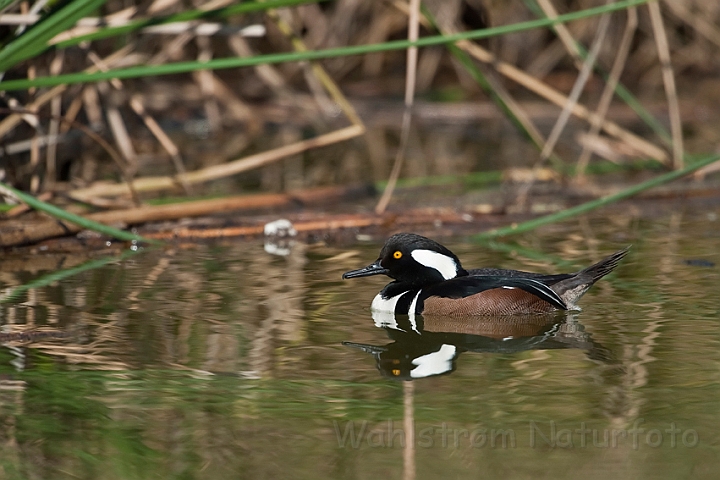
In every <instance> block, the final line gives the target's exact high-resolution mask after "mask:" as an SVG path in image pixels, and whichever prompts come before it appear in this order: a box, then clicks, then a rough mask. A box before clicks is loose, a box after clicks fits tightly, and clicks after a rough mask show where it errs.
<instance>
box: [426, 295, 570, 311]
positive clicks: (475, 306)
mask: <svg viewBox="0 0 720 480" xmlns="http://www.w3.org/2000/svg"><path fill="white" fill-rule="evenodd" d="M555 310H556V309H555V307H554V306H552V305H551V304H550V303H548V302H546V301H544V300H541V299H540V298H538V297H536V296H535V295H533V294H532V293H528V292H526V291H525V290H521V289H519V288H513V289H509V288H493V289H491V290H485V291H483V292H480V293H476V294H475V295H470V296H467V297H464V298H445V297H428V298H427V299H425V305H424V307H423V311H422V313H423V315H519V314H528V313H548V312H553V311H555Z"/></svg>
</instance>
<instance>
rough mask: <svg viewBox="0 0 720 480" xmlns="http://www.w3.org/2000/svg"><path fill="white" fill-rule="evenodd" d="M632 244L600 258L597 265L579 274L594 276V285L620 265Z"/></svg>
mask: <svg viewBox="0 0 720 480" xmlns="http://www.w3.org/2000/svg"><path fill="white" fill-rule="evenodd" d="M631 246H632V245H629V246H627V247H625V248H623V249H622V250H620V251H617V252H615V253H613V254H612V255H610V256H609V257H606V258H604V259H602V260H600V261H599V262H598V263H596V264H595V265H591V266H589V267H587V268H586V269H584V270H581V271H580V272H578V275H581V276H583V277H584V276H586V275H587V276H590V277H592V282H591V285H592V284H593V283H595V282H597V281H598V280H600V279H601V278H602V277H604V276H605V275H607V274H608V273H610V272H612V271H613V270H615V267H617V266H618V264H619V263H620V260H622V259H623V257H625V255H627V253H628V252H629V251H630V247H631Z"/></svg>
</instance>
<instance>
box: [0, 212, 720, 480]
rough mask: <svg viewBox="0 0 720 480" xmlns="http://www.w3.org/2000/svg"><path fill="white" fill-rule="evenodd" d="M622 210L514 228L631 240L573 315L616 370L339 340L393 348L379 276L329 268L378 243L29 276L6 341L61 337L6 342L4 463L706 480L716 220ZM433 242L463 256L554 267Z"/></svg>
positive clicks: (5, 314)
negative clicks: (419, 365)
mask: <svg viewBox="0 0 720 480" xmlns="http://www.w3.org/2000/svg"><path fill="white" fill-rule="evenodd" d="M616 222H617V220H615V221H614V222H611V221H607V220H605V219H603V218H600V217H591V218H590V219H589V221H588V222H587V223H585V224H583V229H584V230H583V232H584V233H583V235H579V234H578V232H577V231H575V230H572V229H570V227H569V226H568V227H564V228H553V229H551V230H546V231H543V232H540V233H539V234H537V235H533V236H532V237H530V236H528V237H521V238H519V239H515V240H516V241H518V244H519V245H520V246H521V247H523V248H526V249H530V250H534V251H539V252H545V253H547V254H549V255H552V258H562V259H564V260H566V261H569V262H573V264H574V265H578V266H581V265H584V264H586V263H589V261H591V260H593V259H597V258H599V257H601V256H602V255H604V254H606V253H609V252H611V251H613V250H615V249H616V248H617V247H618V246H624V245H625V244H627V243H633V244H634V248H633V251H632V253H631V255H630V257H628V258H627V259H626V262H625V263H623V264H622V265H621V267H620V268H618V270H617V273H616V274H614V276H612V277H610V278H608V279H606V280H603V281H601V282H600V283H598V284H597V285H596V286H595V287H594V288H593V289H592V290H591V291H590V292H589V293H588V294H587V296H586V297H585V298H584V299H583V300H582V303H581V305H582V306H583V308H584V311H583V312H581V313H580V314H579V315H578V316H577V324H573V325H571V326H567V328H568V329H570V327H572V328H576V329H578V330H581V331H582V332H584V334H586V335H588V336H589V337H590V338H591V339H592V341H593V342H596V343H597V344H599V345H602V347H603V348H604V349H607V351H608V352H609V354H610V355H611V356H612V362H603V361H600V360H598V359H593V358H591V357H589V356H588V355H587V354H586V353H585V352H584V351H583V350H582V349H580V348H569V349H562V350H558V349H555V350H543V349H535V350H525V351H517V352H515V353H512V352H505V353H474V352H464V353H462V354H460V355H459V356H458V357H457V358H456V360H455V362H456V369H455V371H454V372H453V373H452V374H450V375H442V376H437V377H430V378H427V379H423V380H419V381H416V382H412V383H411V384H410V385H412V386H411V387H408V386H407V385H408V383H407V382H396V381H390V380H387V379H385V378H384V377H381V376H380V375H379V373H378V372H377V369H376V366H375V360H374V358H373V357H372V356H371V355H368V354H367V353H364V352H362V351H359V350H357V349H351V348H348V347H343V346H342V345H341V342H343V341H352V342H355V343H362V344H372V345H380V346H384V345H388V344H390V343H392V342H393V340H392V339H391V338H390V337H389V334H388V332H386V331H384V330H382V329H380V328H377V327H375V325H374V324H373V322H372V319H371V318H370V314H369V311H368V306H369V303H370V300H371V299H372V297H373V295H374V294H375V293H376V292H377V291H378V290H379V289H380V288H381V287H382V285H383V280H381V279H368V281H365V282H354V283H349V282H342V281H341V280H340V279H339V278H340V274H341V273H342V272H343V271H346V270H349V269H351V268H355V267H357V266H359V265H365V264H367V263H368V261H371V260H373V259H374V258H375V257H376V255H377V248H378V245H367V246H360V247H357V250H358V253H357V255H355V256H353V257H349V258H348V257H336V255H338V254H340V253H344V252H345V250H346V249H337V248H332V247H308V246H303V245H297V246H296V247H295V248H294V249H293V251H292V253H291V255H290V256H288V257H273V256H270V255H268V254H266V253H264V251H263V249H262V246H261V245H256V244H245V243H243V244H239V243H238V244H228V245H225V246H217V247H203V246H201V247H198V248H197V249H194V250H188V251H181V250H178V251H150V252H146V253H145V254H144V255H140V256H134V257H132V258H131V259H128V260H126V261H123V262H120V263H113V264H108V265H106V266H103V267H102V268H100V269H98V270H94V271H92V272H90V271H84V272H79V273H78V274H77V275H76V276H73V277H67V278H64V279H61V280H59V281H58V282H56V283H54V284H52V285H48V286H43V287H38V288H34V289H31V290H28V291H27V292H25V293H23V295H21V296H19V297H17V298H16V299H15V300H14V301H12V302H8V303H5V304H3V305H2V306H0V315H1V317H0V321H1V322H2V328H3V332H2V333H8V332H21V331H26V330H28V329H34V330H36V331H48V332H50V331H61V332H64V333H65V335H64V336H61V337H54V336H52V335H48V336H44V337H37V338H32V339H30V340H28V339H25V340H22V341H16V342H8V343H6V344H5V345H4V347H3V348H2V349H0V425H2V426H3V428H2V431H1V432H0V442H2V446H3V447H2V449H0V466H2V469H3V473H4V476H5V477H7V478H77V477H81V478H122V479H128V478H199V479H200V478H213V479H216V478H258V477H278V478H319V477H327V478H358V477H375V476H382V477H399V476H401V475H406V476H407V475H409V474H410V473H411V472H412V471H413V468H414V472H415V473H414V476H415V478H453V477H456V478H469V477H472V478H475V477H477V476H479V475H480V474H482V475H484V476H489V477H508V478H511V477H527V478H577V477H578V476H583V477H587V478H600V477H602V478H687V477H693V478H714V475H715V472H716V470H717V467H718V460H717V459H718V458H720V455H719V453H720V452H719V451H718V445H720V435H719V434H718V432H720V429H719V428H718V427H720V425H719V424H720V420H718V419H720V415H719V413H720V412H719V411H718V410H720V405H719V404H718V402H717V400H716V399H717V398H718V396H719V395H720V386H719V384H720V374H719V373H718V372H719V371H718V368H717V365H718V364H720V348H718V347H720V334H719V333H718V331H719V330H718V326H719V323H720V313H719V309H718V306H717V299H716V295H717V285H718V284H719V283H720V282H719V281H720V278H719V277H720V273H719V270H718V266H717V265H720V255H719V254H718V253H717V252H718V251H720V250H719V249H718V248H717V247H718V242H720V238H719V237H718V235H717V233H716V232H717V231H718V229H717V226H713V225H712V224H711V223H709V222H708V220H707V219H705V218H693V217H690V218H687V219H683V218H682V217H681V216H678V215H675V216H672V217H668V218H661V219H659V220H655V221H653V222H649V221H636V222H629V223H626V224H624V225H621V226H618V225H617V223H616ZM589 231H592V232H593V234H594V237H595V240H593V241H592V242H588V241H587V240H586V239H587V238H588V235H589V234H588V232H589ZM445 243H446V244H447V245H448V246H450V247H451V248H452V249H453V250H455V251H456V253H458V255H459V256H460V258H462V259H463V261H464V263H465V264H466V265H467V266H468V267H473V266H480V265H502V266H505V267H509V268H525V269H530V270H537V271H554V270H556V269H557V268H559V267H556V266H554V265H553V264H552V263H551V262H549V261H548V260H547V259H546V258H543V257H536V258H529V257H527V256H519V255H516V254H515V253H513V252H512V251H508V252H500V253H498V252H491V251H488V250H486V249H484V248H482V247H479V246H478V245H474V244H471V243H465V242H463V241H461V240H454V241H453V240H449V241H447V242H445ZM693 259H701V260H703V262H700V263H697V262H696V263H692V262H691V263H690V264H688V263H687V260H693ZM712 264H714V265H715V266H712ZM562 268H564V267H562ZM35 275H36V276H42V273H37V274H35ZM26 277H27V275H24V276H22V280H27V278H26ZM19 281H20V280H19ZM2 282H3V288H12V287H14V285H12V284H11V276H9V275H5V276H4V277H3V279H2ZM567 332H570V330H567ZM570 333H571V332H570ZM410 415H412V420H413V421H412V423H411V424H410V425H412V427H413V431H414V433H415V441H414V443H413V444H412V447H413V448H412V449H411V448H409V446H408V445H407V444H405V445H403V442H404V433H405V432H406V431H407V430H406V429H405V427H406V425H405V422H406V421H407V420H408V419H409V418H410ZM674 430H678V431H677V432H674V433H673V431H674ZM606 431H607V432H608V433H607V435H608V441H607V443H606V442H605V432H606ZM613 435H615V443H613ZM343 436H344V438H345V441H344V445H341V444H342V443H343ZM673 439H674V440H673ZM673 441H674V444H673ZM408 459H409V460H408Z"/></svg>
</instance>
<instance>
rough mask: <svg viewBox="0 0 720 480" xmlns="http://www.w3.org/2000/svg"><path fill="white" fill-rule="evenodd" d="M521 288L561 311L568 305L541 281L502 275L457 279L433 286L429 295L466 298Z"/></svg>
mask: <svg viewBox="0 0 720 480" xmlns="http://www.w3.org/2000/svg"><path fill="white" fill-rule="evenodd" d="M503 287H505V288H519V289H521V290H524V291H526V292H528V293H531V294H533V295H535V296H536V297H538V298H540V299H541V300H544V301H546V302H548V303H549V304H551V305H553V306H554V307H556V308H559V309H561V310H567V305H565V302H564V301H563V299H562V298H560V295H558V294H557V293H556V292H555V291H554V290H553V289H551V288H550V287H548V286H547V285H545V284H544V283H542V282H541V281H539V280H535V279H533V278H524V277H505V276H500V275H472V276H467V277H457V278H453V279H451V280H447V281H445V282H442V283H440V284H437V285H433V287H432V289H431V290H428V292H427V293H428V294H429V295H432V296H437V297H444V298H464V297H469V296H470V295H475V294H476V293H480V292H484V291H485V290H492V289H493V288H503Z"/></svg>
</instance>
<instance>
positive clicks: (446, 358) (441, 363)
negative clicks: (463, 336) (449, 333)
mask: <svg viewBox="0 0 720 480" xmlns="http://www.w3.org/2000/svg"><path fill="white" fill-rule="evenodd" d="M456 351H457V348H456V347H455V346H454V345H447V344H443V346H442V347H440V350H438V351H437V352H433V353H428V354H427V355H423V356H422V357H418V358H416V359H414V360H413V361H412V364H413V365H417V367H415V368H413V369H412V370H411V371H410V376H411V377H412V378H424V377H429V376H430V375H439V374H441V373H445V372H449V371H450V370H452V359H453V358H455V352H456Z"/></svg>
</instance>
